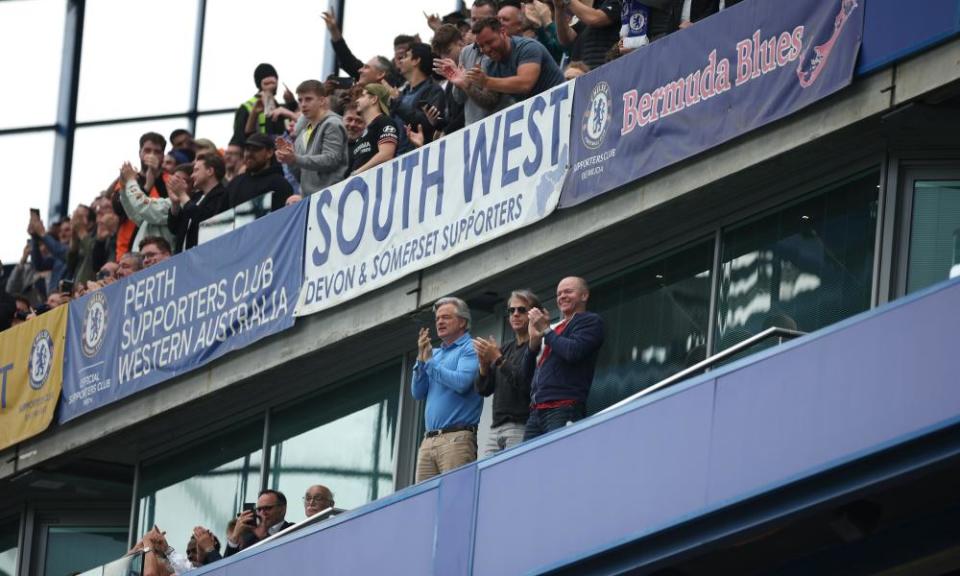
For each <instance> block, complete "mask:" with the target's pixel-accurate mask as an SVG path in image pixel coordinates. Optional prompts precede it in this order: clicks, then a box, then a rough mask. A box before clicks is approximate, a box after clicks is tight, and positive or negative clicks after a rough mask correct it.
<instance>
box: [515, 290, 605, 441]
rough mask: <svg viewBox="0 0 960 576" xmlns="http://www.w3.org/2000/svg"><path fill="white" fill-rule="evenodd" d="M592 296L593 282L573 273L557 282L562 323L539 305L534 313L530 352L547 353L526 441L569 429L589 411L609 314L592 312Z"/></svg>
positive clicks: (533, 388)
mask: <svg viewBox="0 0 960 576" xmlns="http://www.w3.org/2000/svg"><path fill="white" fill-rule="evenodd" d="M589 299H590V286H588V285H587V281H586V280H584V279H583V278H578V277H576V276H569V277H567V278H564V279H563V280H561V281H560V283H559V284H558V285H557V307H558V308H559V309H560V314H562V315H563V320H562V321H561V322H560V323H559V324H557V325H556V326H554V327H551V326H550V318H549V317H548V316H547V315H546V314H544V313H543V312H542V311H541V310H538V309H536V308H534V309H531V310H530V311H529V312H528V317H529V319H530V320H529V321H530V324H529V330H528V332H529V334H530V343H529V349H528V351H527V353H528V354H530V355H536V354H537V353H538V352H539V351H540V349H541V348H543V353H542V354H541V355H540V358H539V359H538V360H537V361H536V368H535V370H534V373H533V382H531V384H530V400H531V405H530V417H529V419H528V420H527V426H526V429H525V430H524V434H523V439H524V440H529V439H531V438H536V437H537V436H540V435H541V434H546V433H547V432H552V431H553V430H556V429H558V428H563V427H564V426H566V425H567V424H569V423H570V422H576V421H577V420H580V419H582V418H583V417H584V416H586V414H587V396H588V395H589V394H590V385H591V384H592V383H593V372H594V370H595V369H596V367H597V356H598V354H599V352H600V347H601V346H603V318H601V317H600V315H599V314H594V313H593V312H588V311H587V300H589ZM531 360H532V359H531ZM530 363H532V362H530ZM528 365H529V364H528Z"/></svg>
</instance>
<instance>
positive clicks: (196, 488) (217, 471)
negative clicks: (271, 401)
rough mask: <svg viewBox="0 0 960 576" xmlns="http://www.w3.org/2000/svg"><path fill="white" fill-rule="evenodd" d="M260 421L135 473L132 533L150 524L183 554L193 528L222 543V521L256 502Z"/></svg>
mask: <svg viewBox="0 0 960 576" xmlns="http://www.w3.org/2000/svg"><path fill="white" fill-rule="evenodd" d="M262 443H263V420H262V419H257V420H256V421H254V422H251V423H250V424H249V425H247V426H244V427H242V428H239V429H235V430H232V431H230V432H228V433H225V434H222V435H220V436H217V437H215V438H212V439H209V440H205V441H203V442H201V443H199V444H197V445H194V446H191V447H189V448H188V449H186V450H184V451H181V452H179V453H177V454H175V455H171V456H167V457H164V458H163V459H162V460H158V461H155V462H152V463H149V464H147V465H145V466H144V467H143V468H142V470H141V486H140V516H139V518H140V525H139V528H138V534H144V533H146V532H147V531H148V530H149V529H150V528H151V527H152V526H153V525H154V524H156V525H157V526H159V527H160V528H161V529H162V530H164V531H166V533H167V541H168V542H169V543H170V545H171V546H173V547H175V548H178V549H180V550H184V549H185V548H186V545H187V541H189V539H190V535H191V534H192V533H193V527H194V526H206V527H207V528H209V529H210V530H212V531H213V532H214V534H216V535H217V537H218V538H219V539H220V542H221V544H224V545H225V543H226V540H225V538H226V531H227V523H228V522H229V521H230V520H231V519H233V518H234V517H235V516H236V514H237V512H239V511H240V509H241V508H242V507H243V503H244V502H256V501H257V493H258V492H259V491H260V465H261V460H262V458H263V451H262V450H261V448H260V447H261V445H262Z"/></svg>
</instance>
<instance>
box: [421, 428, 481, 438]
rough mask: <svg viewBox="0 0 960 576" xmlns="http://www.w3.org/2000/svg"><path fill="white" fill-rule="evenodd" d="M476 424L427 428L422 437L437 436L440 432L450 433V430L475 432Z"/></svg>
mask: <svg viewBox="0 0 960 576" xmlns="http://www.w3.org/2000/svg"><path fill="white" fill-rule="evenodd" d="M476 431H477V427H476V426H451V427H449V428H440V429H439V430H427V432H426V433H425V434H424V435H423V437H424V438H433V437H434V436H439V435H441V434H450V433H451V432H473V433H476Z"/></svg>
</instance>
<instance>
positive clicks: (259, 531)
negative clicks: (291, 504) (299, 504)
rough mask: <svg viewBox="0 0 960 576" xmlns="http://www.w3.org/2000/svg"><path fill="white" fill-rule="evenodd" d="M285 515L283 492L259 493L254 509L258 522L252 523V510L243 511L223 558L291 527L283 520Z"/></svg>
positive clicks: (285, 506)
mask: <svg viewBox="0 0 960 576" xmlns="http://www.w3.org/2000/svg"><path fill="white" fill-rule="evenodd" d="M286 515H287V498H286V496H284V495H283V492H278V491H277V490H264V491H263V492H260V496H259V497H258V498H257V509H256V516H257V518H258V519H259V520H260V521H259V522H254V511H253V510H246V511H244V512H243V513H242V514H241V515H240V518H239V519H238V520H237V523H236V525H235V526H234V527H233V531H232V532H231V533H230V537H229V539H228V540H227V548H226V551H225V553H224V556H233V555H234V554H236V553H237V552H239V551H240V550H243V549H244V548H247V547H249V546H252V545H253V544H256V543H257V542H259V541H261V540H264V539H266V538H269V537H270V536H273V535H274V534H276V533H277V532H279V531H281V530H283V529H284V528H287V527H289V526H292V525H293V523H292V522H287V521H286V520H285V517H286Z"/></svg>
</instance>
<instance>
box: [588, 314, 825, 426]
mask: <svg viewBox="0 0 960 576" xmlns="http://www.w3.org/2000/svg"><path fill="white" fill-rule="evenodd" d="M805 334H806V332H800V331H799V330H791V329H789V328H780V327H779V326H771V327H770V328H767V329H766V330H764V331H763V332H760V333H759V334H754V335H753V336H751V337H749V338H747V339H746V340H743V341H742V342H737V343H736V344H734V345H733V346H731V347H729V348H727V349H725V350H722V351H720V352H717V353H716V354H714V355H713V356H710V357H709V358H706V359H704V360H701V361H700V362H697V363H696V364H694V365H693V366H690V367H688V368H684V369H683V370H681V371H679V372H677V373H676V374H674V375H673V376H669V377H667V378H664V379H663V380H661V381H659V382H657V383H656V384H654V385H652V386H648V387H646V388H644V389H643V390H641V391H639V392H637V393H636V394H632V395H630V396H627V397H626V398H624V399H623V400H621V401H619V402H617V403H616V404H613V405H611V406H607V407H606V408H604V409H603V410H600V411H599V412H597V414H603V413H604V412H609V411H611V410H613V409H615V408H619V407H620V406H623V405H625V404H629V403H631V402H633V401H634V400H637V399H639V398H642V397H644V396H646V395H647V394H653V393H654V392H656V391H657V390H661V389H663V388H666V387H667V386H670V385H671V384H674V383H675V382H679V381H680V380H683V379H685V378H687V377H688V376H691V375H693V374H695V373H697V372H699V371H701V370H705V369H707V368H709V367H711V366H713V365H714V364H716V363H717V362H720V361H722V360H725V359H727V358H729V357H730V356H733V355H735V354H737V353H739V352H742V351H743V350H746V349H747V348H750V347H751V346H753V345H754V344H757V343H758V342H762V341H764V340H766V339H767V338H770V337H772V336H778V337H780V338H781V339H782V338H787V339H792V338H797V337H798V336H804V335H805Z"/></svg>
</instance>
